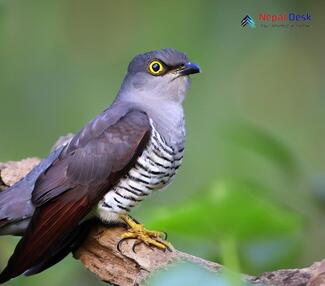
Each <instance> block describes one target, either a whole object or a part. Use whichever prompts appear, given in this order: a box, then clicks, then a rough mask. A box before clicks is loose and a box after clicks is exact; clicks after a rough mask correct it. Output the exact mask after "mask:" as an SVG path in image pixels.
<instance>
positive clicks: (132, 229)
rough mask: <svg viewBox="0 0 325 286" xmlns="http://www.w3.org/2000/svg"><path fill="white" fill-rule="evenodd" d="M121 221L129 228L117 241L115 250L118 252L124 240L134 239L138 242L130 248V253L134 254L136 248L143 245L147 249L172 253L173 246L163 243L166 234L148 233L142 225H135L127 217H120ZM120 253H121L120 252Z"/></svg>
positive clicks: (133, 221) (166, 242)
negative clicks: (154, 248)
mask: <svg viewBox="0 0 325 286" xmlns="http://www.w3.org/2000/svg"><path fill="white" fill-rule="evenodd" d="M120 217H121V219H122V220H123V221H124V222H125V223H126V224H127V225H128V226H129V230H128V231H127V232H125V233H123V234H122V239H121V240H120V241H119V243H118V245H117V248H118V250H119V251H120V246H121V243H123V241H125V240H126V239H136V240H138V241H137V242H135V243H134V244H133V246H132V251H133V252H134V253H136V247H137V246H138V245H139V244H141V243H144V244H145V245H146V246H147V247H149V248H151V249H153V248H152V246H153V247H156V248H158V249H161V250H163V251H164V252H165V251H167V250H169V251H172V249H173V246H172V245H171V244H170V243H169V242H168V241H165V239H166V238H167V233H165V232H159V231H150V230H147V229H145V228H144V226H143V225H142V224H139V223H137V222H136V221H135V220H133V219H132V218H131V217H129V216H128V215H121V216H120ZM120 252H121V251H120Z"/></svg>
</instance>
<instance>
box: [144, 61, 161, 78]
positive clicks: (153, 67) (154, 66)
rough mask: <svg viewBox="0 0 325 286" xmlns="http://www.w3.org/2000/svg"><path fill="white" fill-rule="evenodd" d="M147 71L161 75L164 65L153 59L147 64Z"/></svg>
mask: <svg viewBox="0 0 325 286" xmlns="http://www.w3.org/2000/svg"><path fill="white" fill-rule="evenodd" d="M148 69H149V72H150V73H151V74H152V75H161V74H163V73H164V72H165V67H164V65H163V63H161V62H160V61H157V60H154V61H152V62H151V63H150V64H149V65H148Z"/></svg>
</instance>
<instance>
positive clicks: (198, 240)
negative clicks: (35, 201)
mask: <svg viewBox="0 0 325 286" xmlns="http://www.w3.org/2000/svg"><path fill="white" fill-rule="evenodd" d="M324 4H325V3H324V2H323V1H299V2H298V1H259V0H255V1H237V2H235V1H225V0H224V1H212V0H211V1H185V0H184V1H180V0H177V1H108V0H92V1H85V0H78V1H77V0H69V1H63V0H62V1H44V0H39V1H34V0H28V1H26V0H25V1H23V0H6V1H4V0H2V1H0V130H1V132H0V161H2V162H5V161H7V160H19V159H22V158H25V157H28V156H38V157H44V156H45V155H46V154H47V153H48V151H49V149H50V147H51V146H52V144H53V143H54V142H55V141H56V139H57V138H58V137H59V136H61V135H63V134H66V133H69V132H76V131H78V130H79V129H80V128H81V127H82V126H83V125H84V124H85V123H86V122H87V121H89V120H91V119H92V118H93V117H94V116H95V115H96V114H98V113H99V112H101V111H102V110H103V109H104V108H105V107H106V106H108V105H109V104H110V103H111V102H112V100H113V99H114V96H115V95H116V93H117V91H118V89H119V85H120V83H121V81H122V79H123V76H124V74H125V72H126V67H127V64H128V62H129V61H130V60H131V58H132V57H133V56H134V55H136V54H138V53H141V52H144V51H148V50H152V49H160V48H164V47H174V48H176V49H179V50H181V51H184V52H186V53H187V54H188V55H189V57H190V59H191V60H192V61H193V62H195V63H198V64H200V66H201V68H202V71H203V72H202V74H200V75H195V76H193V80H192V87H191V89H190V92H189V94H188V96H187V99H186V101H185V104H184V105H185V112H186V119H187V144H186V152H185V159H184V161H183V166H182V168H181V169H180V171H179V173H178V176H177V178H176V180H175V181H174V183H173V184H172V185H171V186H170V187H169V188H168V190H167V191H166V192H160V193H157V194H154V195H153V196H152V197H150V198H149V199H147V200H146V201H145V202H144V203H142V204H141V206H140V207H138V208H137V209H136V210H134V212H133V215H134V216H135V217H136V218H137V219H138V220H140V221H142V222H144V223H145V224H146V225H147V226H151V227H152V228H156V229H161V230H165V231H166V232H168V234H169V240H170V241H171V242H172V243H173V244H174V245H175V246H176V247H177V248H178V249H180V250H183V251H186V252H189V253H192V254H195V255H199V256H201V257H204V258H207V259H209V260H213V261H217V262H220V263H224V264H226V265H227V266H229V267H231V268H233V269H235V270H239V271H241V272H245V273H250V274H255V273H259V272H261V271H271V270H273V269H277V268H282V267H303V266H307V265H309V264H311V263H312V262H313V261H316V260H320V259H322V258H324V257H325V249H324V240H325V226H324V216H325V212H324V206H325V152H324V147H325V129H324V121H325V112H324V107H325V95H324V92H325V81H324V64H325V60H324V56H323V53H324V50H325V38H324V30H325V21H324V15H323V14H324V11H325V9H324V8H325V5H324ZM260 12H266V13H269V14H278V13H286V12H296V13H301V14H304V13H307V12H308V13H309V14H311V15H312V21H311V22H310V23H309V24H308V25H309V26H308V27H288V28H283V27H277V28H276V27H268V28H263V27H261V25H260V22H259V21H258V14H259V13H260ZM246 14H249V15H251V16H252V17H253V18H254V19H255V22H256V28H255V29H250V28H248V27H246V28H242V27H241V26H240V21H241V19H242V18H243V17H244V16H245V15H246ZM0 207H1V206H0ZM16 241H17V240H16V239H13V238H1V239H0V251H1V255H0V266H1V267H4V265H5V263H6V260H7V258H8V257H9V255H10V253H11V252H12V249H13V247H14V243H15V242H16ZM179 273H183V272H181V271H180V272H179ZM190 273H192V272H191V271H188V275H190ZM193 273H194V272H193ZM44 281H46V284H47V286H52V285H53V286H54V285H62V283H65V285H90V284H91V285H97V284H100V282H97V280H96V279H95V278H94V277H93V275H92V274H90V273H88V272H87V271H86V270H85V269H84V268H83V267H82V266H81V264H80V263H79V262H76V261H74V260H73V259H72V258H71V257H69V258H67V259H65V260H64V261H63V262H61V263H60V264H59V265H57V266H55V267H53V268H51V269H50V270H48V271H46V272H44V273H42V274H41V275H37V276H35V277H31V278H24V277H22V278H18V279H16V280H14V281H12V282H10V283H8V285H24V286H25V285H26V286H29V285H33V286H34V285H44ZM166 283H167V282H166ZM152 285H156V284H154V282H152ZM170 285H171V284H170Z"/></svg>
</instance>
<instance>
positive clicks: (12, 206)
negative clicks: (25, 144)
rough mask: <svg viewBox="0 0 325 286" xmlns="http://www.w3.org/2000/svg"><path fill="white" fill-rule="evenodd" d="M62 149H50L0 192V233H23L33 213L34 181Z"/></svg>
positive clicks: (61, 147)
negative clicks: (40, 159)
mask: <svg viewBox="0 0 325 286" xmlns="http://www.w3.org/2000/svg"><path fill="white" fill-rule="evenodd" d="M63 149H64V146H60V147H58V148H57V149H55V150H54V151H52V152H51V153H50V154H49V155H48V156H47V157H46V158H44V159H43V160H42V161H41V162H40V163H39V164H38V165H37V166H36V167H34V168H33V169H32V170H31V171H30V172H29V173H28V174H27V175H26V176H25V177H24V178H23V179H21V180H20V181H19V182H17V183H16V184H14V185H13V186H11V187H10V188H8V189H6V190H4V191H2V192H0V206H1V207H0V235H7V234H13V235H23V233H24V232H25V230H26V229H25V228H24V227H25V225H26V224H27V221H28V220H29V219H30V218H31V217H32V216H33V213H34V206H33V204H32V202H31V199H32V192H33V189H34V186H35V182H36V180H37V179H38V177H39V176H40V175H41V174H42V173H43V172H44V171H45V170H46V169H48V168H49V167H50V166H51V165H52V164H53V162H54V161H55V160H56V159H57V158H58V157H59V155H60V154H61V152H62V150H63ZM25 221H26V223H24V222H25ZM22 226H24V227H22ZM26 226H27V225H26Z"/></svg>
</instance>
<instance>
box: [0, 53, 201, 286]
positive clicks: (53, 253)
mask: <svg viewBox="0 0 325 286" xmlns="http://www.w3.org/2000/svg"><path fill="white" fill-rule="evenodd" d="M200 71H201V70H200V67H199V66H198V65H197V64H194V63H192V62H191V61H190V60H189V58H188V56H187V55H186V54H185V53H183V52H180V51H177V50H175V49H172V48H165V49H160V50H153V51H149V52H145V53H142V54H139V55H137V56H135V57H134V58H133V59H132V60H131V62H130V63H129V65H128V69H127V73H126V75H125V77H124V80H123V82H122V84H121V87H120V89H119V91H118V93H117V96H116V98H115V99H114V101H113V103H112V104H111V105H110V106H109V107H108V108H106V109H105V110H104V111H103V112H102V113H100V114H99V115H98V116H96V117H95V118H94V119H93V120H92V121H90V122H89V123H87V124H86V125H85V126H84V127H83V128H82V129H81V130H80V131H79V132H78V133H77V134H76V135H74V136H73V138H72V139H71V140H69V141H68V142H66V143H65V144H63V145H62V146H60V147H58V148H57V149H56V150H54V151H53V152H52V153H50V155H49V156H48V157H47V158H45V159H44V160H43V161H42V162H41V163H40V165H38V166H37V167H36V168H35V169H34V170H32V171H31V173H30V174H29V175H27V176H26V178H25V179H23V180H22V181H20V182H18V183H17V184H16V185H14V186H13V187H12V189H15V188H16V189H18V190H19V192H18V193H17V194H18V196H19V197H20V198H14V199H13V200H12V202H9V201H10V193H9V191H7V192H6V191H5V192H6V193H4V195H2V194H1V193H0V202H1V203H2V204H1V209H0V231H1V228H5V229H6V231H3V233H5V234H10V233H11V234H18V235H22V238H21V239H20V241H19V242H18V244H17V245H16V248H15V250H14V252H13V254H12V255H11V257H10V258H9V261H8V263H7V266H6V267H5V268H4V270H3V271H2V272H1V274H0V283H5V282H6V281H8V280H10V279H12V278H14V277H17V276H19V275H21V274H24V275H27V276H28V275H33V274H36V273H39V272H41V271H43V270H45V269H47V268H49V267H51V266H52V265H54V264H56V263H57V262H59V261H60V260H62V259H63V258H64V257H65V256H66V255H68V253H70V251H71V250H72V249H73V248H75V247H77V246H78V245H79V243H80V241H81V240H82V237H84V236H85V233H87V230H88V229H89V227H90V226H91V222H92V218H98V219H99V220H100V221H101V222H103V223H104V224H112V223H125V224H126V225H127V226H128V229H127V230H126V232H125V233H124V234H123V235H122V237H121V239H129V238H134V239H137V240H138V241H140V242H143V243H145V244H147V245H148V246H153V247H157V248H159V249H162V250H166V249H167V248H169V247H170V244H169V243H168V242H167V241H165V240H164V239H163V238H162V234H161V233H160V232H157V231H150V230H147V229H146V228H145V227H144V226H143V225H142V224H140V223H138V222H137V221H136V220H135V219H133V218H132V217H131V216H130V215H129V212H130V211H131V209H132V208H133V207H135V206H136V205H137V204H138V203H139V202H141V201H142V200H143V199H144V198H146V197H147V196H148V195H150V194H151V193H153V192H155V191H157V190H162V189H165V188H166V187H167V186H168V185H169V184H170V183H171V181H172V179H173V178H174V176H175V174H176V172H177V170H178V168H179V167H180V166H181V163H182V159H183V155H184V148H185V134H186V132H185V119H184V109H183V101H184V99H185V96H186V93H187V91H188V88H189V86H190V75H192V74H196V73H200ZM24 190H25V193H24ZM14 192H15V190H11V193H12V194H13V193H14ZM23 194H24V195H23ZM24 201H25V202H26V205H27V207H26V209H25V210H22V209H21V208H19V210H17V207H14V204H15V202H19V203H20V205H21V206H22V205H23V202H24ZM7 204H8V206H9V207H6V205H7Z"/></svg>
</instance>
